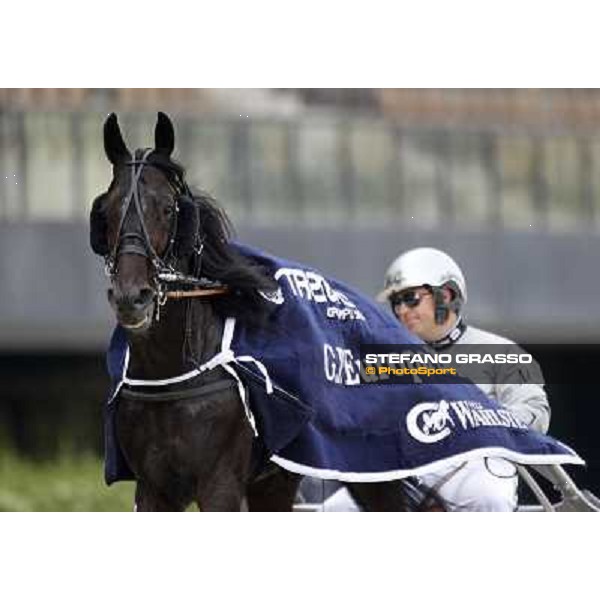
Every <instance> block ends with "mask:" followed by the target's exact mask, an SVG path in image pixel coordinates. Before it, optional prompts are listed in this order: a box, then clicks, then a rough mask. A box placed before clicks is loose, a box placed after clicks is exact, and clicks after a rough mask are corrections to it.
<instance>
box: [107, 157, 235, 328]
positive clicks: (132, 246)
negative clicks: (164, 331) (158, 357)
mask: <svg viewBox="0 0 600 600" xmlns="http://www.w3.org/2000/svg"><path fill="white" fill-rule="evenodd" d="M152 151H153V150H152V149H148V150H145V151H144V153H143V155H142V157H141V159H136V158H135V156H134V158H133V160H131V161H128V162H127V163H126V165H128V166H131V185H130V187H129V191H128V192H127V195H126V196H125V197H124V199H123V206H122V209H121V219H120V221H119V226H118V229H117V236H116V242H115V245H114V246H113V248H112V250H111V251H110V252H109V254H108V255H107V256H106V257H105V262H106V274H107V276H108V277H110V278H111V280H114V278H115V276H116V274H117V263H118V259H119V257H120V256H121V255H123V254H137V255H138V256H143V257H144V258H146V259H148V260H149V261H150V263H151V265H152V270H153V276H152V287H153V289H154V291H155V294H156V311H155V313H154V314H155V319H156V320H157V321H158V320H159V319H160V307H161V306H164V304H165V303H166V301H167V299H169V298H173V299H178V298H190V297H202V296H214V295H221V294H224V293H226V292H227V291H228V288H227V286H224V285H222V284H220V283H219V282H216V281H212V280H210V279H207V278H204V277H202V276H201V262H202V252H203V250H204V236H202V234H201V229H202V227H201V224H200V223H199V227H198V228H197V230H196V231H195V232H194V234H193V235H194V240H193V246H192V254H193V256H194V269H193V275H187V274H185V273H182V272H181V271H179V270H178V269H177V267H176V262H177V261H176V259H177V257H176V256H175V252H174V248H175V240H176V238H177V229H178V223H179V212H180V207H179V202H180V201H179V200H178V196H183V197H186V198H188V199H190V200H191V201H193V200H192V199H193V196H192V193H191V191H190V189H189V187H188V185H187V183H186V182H185V181H184V180H183V179H182V178H180V177H177V179H176V181H175V183H174V184H172V183H171V181H170V179H169V183H170V184H171V185H173V191H174V192H175V194H176V198H175V210H174V212H173V216H172V222H171V230H170V234H169V240H168V242H167V246H166V249H165V251H164V253H163V254H162V256H159V255H158V254H157V252H156V250H155V249H154V247H153V246H152V242H151V240H150V235H149V233H148V229H147V227H146V223H145V221H144V211H143V208H142V202H141V200H140V189H139V180H140V177H141V175H142V171H143V169H144V167H145V166H152V167H155V168H161V167H160V166H159V165H157V164H155V163H152V162H150V161H148V160H147V159H148V156H149V155H150V154H151V153H152ZM130 210H133V212H134V213H135V215H137V223H139V230H134V231H124V227H125V224H126V222H127V220H128V214H129V212H130ZM196 210H198V209H196ZM130 218H131V217H130ZM177 285H185V286H191V287H193V288H194V289H185V290H173V289H169V288H170V286H177Z"/></svg>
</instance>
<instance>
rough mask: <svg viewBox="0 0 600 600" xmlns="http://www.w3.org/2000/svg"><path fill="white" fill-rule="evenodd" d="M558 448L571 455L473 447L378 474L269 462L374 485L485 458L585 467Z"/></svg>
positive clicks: (285, 461) (278, 460) (314, 474)
mask: <svg viewBox="0 0 600 600" xmlns="http://www.w3.org/2000/svg"><path fill="white" fill-rule="evenodd" d="M561 445H562V446H564V447H565V448H566V449H567V450H569V451H571V452H573V454H523V453H521V452H515V451H513V450H508V449H507V448H501V447H490V448H476V449H475V450H468V451H467V452H462V453H460V454H455V455H453V456H451V457H449V458H444V459H442V460H437V461H435V462H432V463H428V464H426V465H423V466H421V467H415V468H413V469H397V470H394V471H381V472H377V473H373V472H369V473H354V472H344V471H337V470H335V469H319V468H316V467H310V466H308V465H302V464H300V463H296V462H294V461H291V460H288V459H287V458H283V457H282V456H277V455H276V454H275V455H273V456H271V460H272V461H273V462H274V463H275V464H277V465H279V466H280V467H282V468H284V469H286V470H287V471H291V472H292V473H298V474H299V475H307V476H310V477H317V478H318V479H335V480H337V481H347V482H349V483H374V482H378V481H379V482H380V481H393V480H394V479H404V478H405V477H415V476H418V475H424V474H425V473H430V472H431V471H436V470H437V469H441V468H443V467H446V466H450V465H452V464H455V463H457V462H461V461H465V460H470V459H475V458H486V457H494V458H505V459H506V460H509V461H511V462H514V463H517V464H522V465H556V464H559V465H561V464H571V465H585V461H584V460H583V459H582V458H581V457H579V456H578V455H577V454H576V453H575V452H574V451H573V450H571V449H570V448H569V447H568V446H565V444H562V443H561Z"/></svg>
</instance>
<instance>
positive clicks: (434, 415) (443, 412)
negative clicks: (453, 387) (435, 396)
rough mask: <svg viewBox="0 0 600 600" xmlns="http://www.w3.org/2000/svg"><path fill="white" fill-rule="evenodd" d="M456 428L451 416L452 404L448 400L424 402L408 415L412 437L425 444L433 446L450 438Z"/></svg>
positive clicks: (407, 421)
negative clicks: (453, 428)
mask: <svg viewBox="0 0 600 600" xmlns="http://www.w3.org/2000/svg"><path fill="white" fill-rule="evenodd" d="M450 425H451V426H452V427H455V423H454V420H453V419H452V417H451V416H450V404H449V403H448V402H447V401H446V400H442V401H440V402H439V403H438V402H422V403H421V404H417V405H416V406H413V408H411V410H410V411H409V412H408V414H407V415H406V427H407V429H408V432H409V433H410V435H412V436H413V437H414V438H415V439H416V440H418V441H419V442H423V443H424V444H433V443H435V442H439V441H440V440H443V439H444V438H446V437H448V436H449V435H450V434H451V433H452V429H451V428H450Z"/></svg>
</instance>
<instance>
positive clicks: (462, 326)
mask: <svg viewBox="0 0 600 600" xmlns="http://www.w3.org/2000/svg"><path fill="white" fill-rule="evenodd" d="M466 329H467V324H466V323H465V322H464V321H463V318H462V317H461V316H460V315H459V316H458V319H457V321H456V323H455V324H454V327H452V329H451V330H450V331H449V332H448V333H446V335H445V336H444V337H443V338H440V339H439V340H436V341H435V342H427V343H428V345H429V346H431V347H432V348H434V349H435V350H443V349H444V348H449V347H450V346H452V345H453V344H455V343H456V342H457V341H458V340H459V339H460V338H461V337H462V335H463V333H464V332H465V330H466Z"/></svg>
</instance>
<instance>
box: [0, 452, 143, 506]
mask: <svg viewBox="0 0 600 600" xmlns="http://www.w3.org/2000/svg"><path fill="white" fill-rule="evenodd" d="M133 491H134V484H133V483H129V482H127V483H117V484H115V485H113V486H112V487H110V488H109V487H107V486H106V484H105V483H104V477H103V464H102V461H101V460H100V459H99V458H97V457H96V456H92V455H89V456H87V455H84V456H81V457H69V456H65V457H62V458H59V459H56V460H53V461H44V462H33V461H30V460H26V459H23V458H20V457H18V456H17V455H15V454H14V453H12V452H10V451H7V450H3V449H0V511H131V510H132V508H133Z"/></svg>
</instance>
